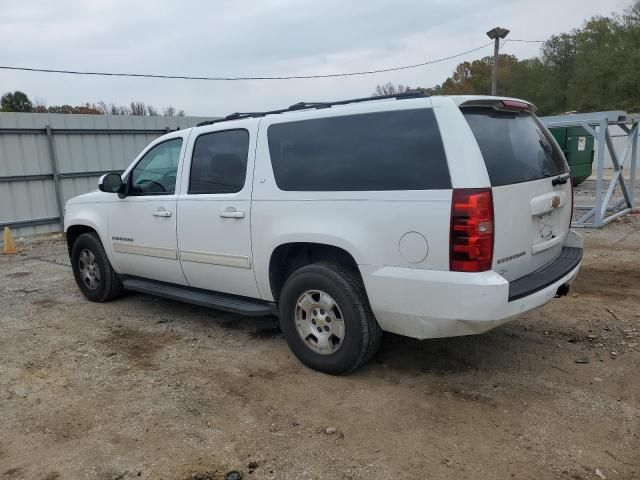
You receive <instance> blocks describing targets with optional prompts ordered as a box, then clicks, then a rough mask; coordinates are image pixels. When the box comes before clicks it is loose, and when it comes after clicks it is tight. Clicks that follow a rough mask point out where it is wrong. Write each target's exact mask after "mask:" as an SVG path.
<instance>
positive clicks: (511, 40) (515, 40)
mask: <svg viewBox="0 0 640 480" xmlns="http://www.w3.org/2000/svg"><path fill="white" fill-rule="evenodd" d="M508 41H510V42H524V43H544V42H546V40H520V39H517V38H510V39H509V40H508Z"/></svg>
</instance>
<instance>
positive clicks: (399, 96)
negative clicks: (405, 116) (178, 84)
mask: <svg viewBox="0 0 640 480" xmlns="http://www.w3.org/2000/svg"><path fill="white" fill-rule="evenodd" d="M421 97H429V95H428V94H426V93H423V92H421V91H419V90H407V91H406V92H403V93H396V94H392V95H380V96H376V97H361V98H352V99H349V100H338V101H335V102H298V103H294V104H293V105H290V106H289V107H288V108H283V109H280V110H270V111H267V112H236V113H232V114H230V115H227V116H226V117H222V118H217V119H215V120H207V121H205V122H200V123H198V125H197V126H198V127H203V126H205V125H212V124H214V123H219V122H226V121H228V120H240V119H243V118H258V117H264V116H266V115H276V114H280V113H287V112H295V111H299V110H307V109H312V108H315V109H320V108H331V107H334V106H336V105H348V104H350V103H361V102H370V101H375V100H390V99H392V98H393V99H396V100H405V99H409V98H421Z"/></svg>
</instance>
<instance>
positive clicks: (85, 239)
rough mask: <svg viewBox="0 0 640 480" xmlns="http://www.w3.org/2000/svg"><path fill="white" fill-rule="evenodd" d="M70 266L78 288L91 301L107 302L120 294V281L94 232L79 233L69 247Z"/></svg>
mask: <svg viewBox="0 0 640 480" xmlns="http://www.w3.org/2000/svg"><path fill="white" fill-rule="evenodd" d="M71 267H72V268H73V276H74V277H75V279H76V283H77V284H78V288H80V291H81V292H82V294H83V295H84V296H85V297H87V299H89V300H91V301H92V302H108V301H109V300H113V299H114V298H117V297H119V296H120V295H121V294H122V283H121V282H120V278H119V277H118V274H117V272H116V271H115V270H114V269H113V267H112V266H111V264H110V263H109V259H108V258H107V254H106V252H105V251H104V247H103V246H102V243H101V242H100V239H99V238H98V235H97V234H95V233H85V234H82V235H80V236H79V237H78V238H77V239H76V240H75V242H73V246H72V247H71Z"/></svg>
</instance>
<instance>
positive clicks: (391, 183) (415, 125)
mask: <svg viewBox="0 0 640 480" xmlns="http://www.w3.org/2000/svg"><path fill="white" fill-rule="evenodd" d="M267 136H268V140H269V152H270V154H271V163H272V165H273V172H274V175H275V180H276V183H277V184H278V187H279V188H280V189H281V190H296V191H350V190H351V191H362V190H430V189H446V188H451V180H450V178H449V169H448V167H447V161H446V157H445V153H444V148H443V146H442V139H441V138H440V133H439V131H438V126H437V123H436V119H435V116H434V114H433V111H432V110H431V109H419V110H395V111H389V112H377V113H367V114H361V115H348V116H341V117H330V118H318V119H313V120H304V121H297V122H286V123H277V124H274V125H271V126H270V127H269V129H268V132H267Z"/></svg>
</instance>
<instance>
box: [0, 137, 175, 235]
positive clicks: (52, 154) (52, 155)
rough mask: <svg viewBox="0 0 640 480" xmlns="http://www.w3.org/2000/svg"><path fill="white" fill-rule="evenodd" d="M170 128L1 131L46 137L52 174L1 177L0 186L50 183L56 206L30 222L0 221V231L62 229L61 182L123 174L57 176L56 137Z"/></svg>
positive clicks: (95, 173)
mask: <svg viewBox="0 0 640 480" xmlns="http://www.w3.org/2000/svg"><path fill="white" fill-rule="evenodd" d="M170 131H171V129H170V128H169V127H167V128H165V129H143V128H131V129H83V128H52V127H51V126H50V125H46V126H45V127H44V128H0V135H3V134H5V135H7V134H14V135H15V134H19V135H21V134H34V133H36V134H46V136H47V146H48V152H49V161H50V166H51V172H52V173H42V174H34V175H14V176H8V177H1V176H0V183H7V182H15V181H34V180H53V185H54V190H55V197H56V206H57V210H58V215H57V216H55V217H45V218H35V219H30V220H12V221H0V228H4V227H5V226H7V227H34V226H38V225H48V224H53V223H60V225H61V227H62V226H63V223H64V201H63V196H62V188H61V185H60V180H62V179H65V178H81V177H93V176H101V175H104V174H105V173H122V172H123V170H105V171H96V172H69V173H60V171H59V169H58V159H57V156H56V148H55V140H54V137H55V134H56V133H59V134H64V135H73V134H79V135H82V134H87V133H91V134H105V135H112V134H157V135H164V134H165V133H169V132H170Z"/></svg>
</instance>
